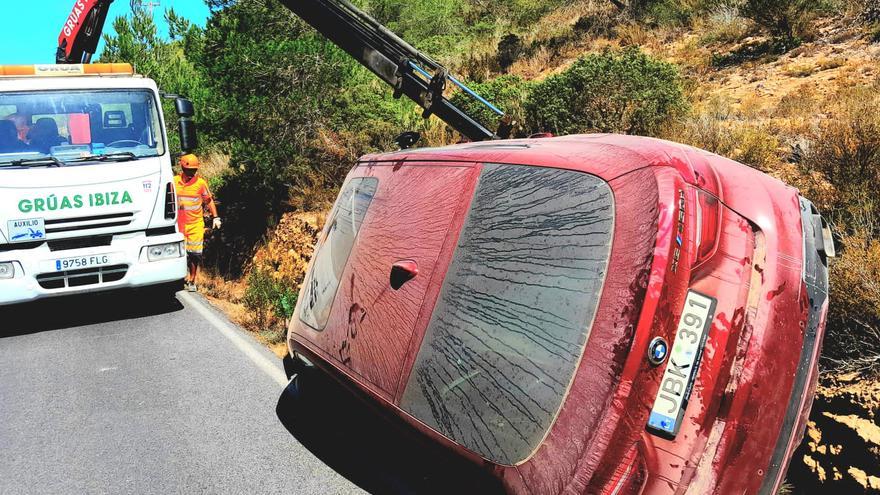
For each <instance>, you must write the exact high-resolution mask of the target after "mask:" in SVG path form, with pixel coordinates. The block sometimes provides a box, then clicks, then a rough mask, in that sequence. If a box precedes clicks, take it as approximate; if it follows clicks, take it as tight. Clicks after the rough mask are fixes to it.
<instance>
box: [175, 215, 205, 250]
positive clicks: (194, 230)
mask: <svg viewBox="0 0 880 495" xmlns="http://www.w3.org/2000/svg"><path fill="white" fill-rule="evenodd" d="M181 216H183V215H181ZM178 226H179V227H180V231H181V232H183V237H185V238H186V243H185V245H186V252H187V253H193V254H202V250H203V249H204V247H205V221H204V220H202V219H201V218H200V219H199V220H198V221H197V222H192V223H183V222H178Z"/></svg>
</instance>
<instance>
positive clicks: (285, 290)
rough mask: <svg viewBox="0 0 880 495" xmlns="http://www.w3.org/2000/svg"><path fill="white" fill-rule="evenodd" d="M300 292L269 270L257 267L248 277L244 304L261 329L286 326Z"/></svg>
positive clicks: (257, 327) (257, 326) (255, 323)
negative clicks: (279, 279)
mask: <svg viewBox="0 0 880 495" xmlns="http://www.w3.org/2000/svg"><path fill="white" fill-rule="evenodd" d="M297 296H298V292H297V291H296V290H295V289H294V288H292V287H291V285H290V284H287V283H285V282H284V281H278V280H276V279H275V278H274V277H273V276H272V275H271V274H270V273H269V272H267V271H265V270H261V269H259V268H255V269H253V270H252V271H251V273H250V274H249V275H248V278H247V290H245V294H244V301H243V302H244V305H245V307H246V308H247V309H249V310H250V311H251V312H252V318H253V324H254V325H255V326H256V329H257V330H259V331H263V330H272V329H275V328H278V327H282V328H283V327H284V326H286V322H287V320H288V319H290V317H291V316H292V315H293V310H294V308H295V307H296V299H297Z"/></svg>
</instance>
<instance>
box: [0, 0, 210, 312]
mask: <svg viewBox="0 0 880 495" xmlns="http://www.w3.org/2000/svg"><path fill="white" fill-rule="evenodd" d="M111 2H112V0H77V1H76V3H75V4H74V7H73V10H72V11H71V13H70V15H69V16H68V18H67V20H66V22H65V23H64V26H63V28H62V31H61V34H60V36H59V47H58V51H57V54H56V62H57V63H56V64H45V65H42V64H37V65H19V66H8V65H7V66H0V305H8V304H13V303H20V302H26V301H31V300H34V299H40V298H45V297H53V296H62V295H69V294H76V293H82V292H93V291H100V290H109V289H117V288H136V287H139V288H143V287H151V288H155V289H156V290H157V291H158V292H161V293H162V294H169V293H171V292H173V291H176V290H177V289H178V288H180V286H181V284H182V281H183V279H184V277H185V275H186V258H185V255H186V254H185V252H184V248H183V235H182V234H181V233H180V232H178V230H177V222H176V220H177V203H176V198H175V191H174V185H173V172H172V157H171V151H170V149H169V145H168V139H167V135H166V130H165V129H166V127H165V120H164V116H163V113H162V109H161V106H160V102H161V98H162V94H161V93H160V92H159V89H158V88H157V86H156V83H155V82H154V81H152V80H150V79H148V78H146V77H143V76H141V75H138V74H135V73H134V70H133V69H132V67H131V65H129V64H90V63H88V62H90V60H91V57H92V55H93V54H94V52H95V48H96V46H97V42H98V38H99V37H100V34H101V28H102V26H103V24H104V21H105V19H106V16H107V8H108V7H109V5H110V3H111ZM175 109H176V111H177V114H178V118H179V124H180V142H181V144H182V146H181V147H182V149H183V150H184V151H185V152H187V151H191V150H194V149H195V147H196V145H197V137H196V130H195V125H194V122H193V121H192V117H193V114H194V109H193V105H192V102H190V101H189V100H187V99H186V98H182V97H176V101H175Z"/></svg>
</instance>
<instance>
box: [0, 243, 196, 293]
mask: <svg viewBox="0 0 880 495" xmlns="http://www.w3.org/2000/svg"><path fill="white" fill-rule="evenodd" d="M182 241H183V235H182V234H180V233H174V234H165V235H159V236H150V237H147V235H146V233H145V232H132V233H126V234H117V235H114V236H113V241H112V242H111V244H110V245H108V246H96V247H88V248H80V249H69V250H63V251H51V250H50V249H49V246H48V245H47V244H45V243H44V244H42V245H40V246H39V247H36V248H32V249H20V250H10V251H2V252H0V263H3V262H10V263H12V265H13V267H14V271H15V273H14V277H13V278H11V279H0V305H7V304H16V303H22V302H27V301H33V300H35V299H41V298H46V297H57V296H63V295H69V294H81V293H86V292H96V291H104V290H111V289H120V288H135V287H145V286H151V285H159V284H165V283H169V282H177V281H180V280H183V279H184V278H185V277H186V253H185V252H184V251H183V250H182V249H181V251H180V253H181V255H180V256H178V257H172V258H167V259H162V260H158V261H149V258H148V255H147V252H146V249H145V248H146V247H148V246H156V245H161V244H172V243H180V242H182ZM93 256H109V257H110V258H109V259H110V260H112V262H111V264H109V265H102V266H98V267H87V268H82V269H79V268H74V269H69V270H63V271H62V270H57V269H53V268H52V267H53V266H54V264H55V263H57V261H58V260H63V259H71V258H80V257H82V258H90V257H93Z"/></svg>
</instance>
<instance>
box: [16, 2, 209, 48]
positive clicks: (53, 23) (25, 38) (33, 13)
mask: <svg viewBox="0 0 880 495" xmlns="http://www.w3.org/2000/svg"><path fill="white" fill-rule="evenodd" d="M75 1H76V0H24V1H21V2H16V3H15V8H14V9H9V10H7V11H6V13H5V14H4V15H2V16H0V64H52V63H55V49H56V48H57V47H58V34H59V33H60V32H61V27H62V25H63V24H64V22H65V21H66V20H67V16H68V15H69V14H70V11H71V9H72V8H73V5H74V3H75ZM153 2H157V3H159V4H160V6H159V7H156V8H155V10H154V14H153V16H154V17H155V19H156V23H157V24H158V26H159V32H160V33H162V34H164V35H166V36H167V33H168V25H167V24H166V23H165V16H164V14H165V9H167V8H169V7H173V8H174V11H175V12H177V13H178V14H181V15H182V16H184V17H186V18H187V19H189V20H190V21H192V22H194V23H195V24H198V25H200V26H204V25H205V21H206V20H207V19H208V15H209V13H210V12H209V10H208V7H207V6H206V5H205V3H204V2H203V1H202V0H153ZM4 3H11V2H10V1H9V0H5V1H4ZM130 5H131V2H130V0H115V1H114V2H113V4H111V5H110V13H109V15H108V16H107V24H105V25H104V32H105V33H108V32H112V30H113V28H112V24H113V19H115V18H117V17H119V16H121V15H125V14H127V13H129V11H130V9H131V7H130ZM102 46H103V42H102V43H101V45H98V53H100V51H101V47H102Z"/></svg>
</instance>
